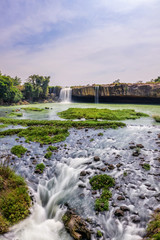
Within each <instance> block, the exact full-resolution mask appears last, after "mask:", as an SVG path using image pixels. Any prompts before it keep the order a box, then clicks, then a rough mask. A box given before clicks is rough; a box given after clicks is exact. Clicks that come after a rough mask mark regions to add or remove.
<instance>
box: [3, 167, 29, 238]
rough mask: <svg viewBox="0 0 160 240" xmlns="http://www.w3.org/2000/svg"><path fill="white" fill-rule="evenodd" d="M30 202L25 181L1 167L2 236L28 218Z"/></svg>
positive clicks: (7, 168) (6, 168) (8, 169)
mask: <svg viewBox="0 0 160 240" xmlns="http://www.w3.org/2000/svg"><path fill="white" fill-rule="evenodd" d="M30 202H31V199H30V197H29V195H28V188H27V185H26V183H25V181H24V179H23V178H22V177H20V176H18V175H16V174H15V173H14V172H13V171H12V170H11V169H10V168H9V167H6V166H2V165H0V234H2V233H5V232H7V231H8V228H9V226H11V225H13V224H14V223H17V222H18V221H20V220H22V219H24V218H25V217H27V216H28V214H29V207H30Z"/></svg>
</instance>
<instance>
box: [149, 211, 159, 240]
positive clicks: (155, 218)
mask: <svg viewBox="0 0 160 240" xmlns="http://www.w3.org/2000/svg"><path fill="white" fill-rule="evenodd" d="M159 230H160V209H157V210H155V211H154V214H153V215H152V218H151V221H150V222H149V223H148V227H147V234H146V236H147V239H148V240H152V239H154V240H159V239H160V231H159Z"/></svg>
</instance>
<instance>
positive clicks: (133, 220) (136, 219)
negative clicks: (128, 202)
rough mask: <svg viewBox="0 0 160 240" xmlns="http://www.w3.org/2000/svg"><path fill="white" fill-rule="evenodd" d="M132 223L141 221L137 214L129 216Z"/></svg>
mask: <svg viewBox="0 0 160 240" xmlns="http://www.w3.org/2000/svg"><path fill="white" fill-rule="evenodd" d="M131 219H132V222H133V223H139V222H140V221H141V219H140V217H139V216H134V217H132V218H131Z"/></svg>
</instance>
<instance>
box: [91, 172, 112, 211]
mask: <svg viewBox="0 0 160 240" xmlns="http://www.w3.org/2000/svg"><path fill="white" fill-rule="evenodd" d="M89 182H90V184H91V186H92V189H94V190H100V189H102V194H101V195H100V197H99V198H97V199H96V201H95V210H96V211H108V209H109V199H110V198H111V197H112V193H111V192H110V191H109V188H110V187H113V186H114V185H115V180H114V179H113V178H112V177H110V176H108V175H106V174H102V175H96V176H94V177H92V178H91V179H90V181H89Z"/></svg>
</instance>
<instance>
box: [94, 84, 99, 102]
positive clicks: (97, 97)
mask: <svg viewBox="0 0 160 240" xmlns="http://www.w3.org/2000/svg"><path fill="white" fill-rule="evenodd" d="M95 103H96V104H97V103H99V86H95Z"/></svg>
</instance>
